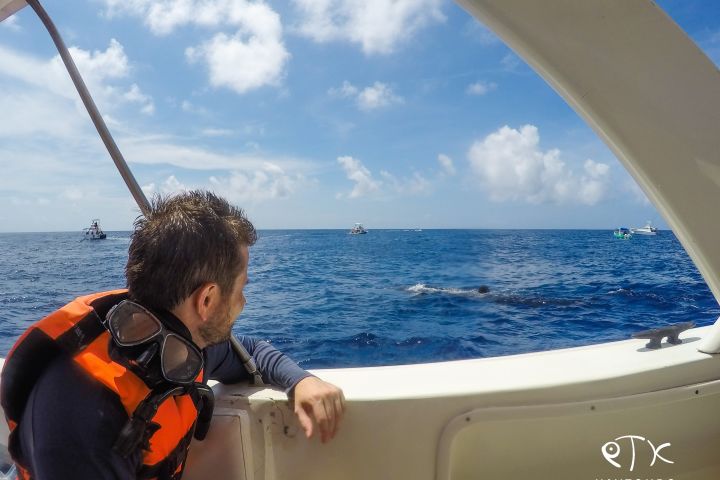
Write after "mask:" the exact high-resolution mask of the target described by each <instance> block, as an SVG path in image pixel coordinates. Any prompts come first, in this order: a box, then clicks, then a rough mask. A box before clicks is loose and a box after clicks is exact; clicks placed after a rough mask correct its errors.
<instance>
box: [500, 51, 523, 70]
mask: <svg viewBox="0 0 720 480" xmlns="http://www.w3.org/2000/svg"><path fill="white" fill-rule="evenodd" d="M500 64H501V65H502V67H503V68H504V69H505V70H508V71H510V72H512V71H515V70H517V68H518V67H520V65H521V62H520V58H519V57H518V56H517V55H515V54H514V53H508V54H507V55H505V56H504V57H503V58H502V60H500Z"/></svg>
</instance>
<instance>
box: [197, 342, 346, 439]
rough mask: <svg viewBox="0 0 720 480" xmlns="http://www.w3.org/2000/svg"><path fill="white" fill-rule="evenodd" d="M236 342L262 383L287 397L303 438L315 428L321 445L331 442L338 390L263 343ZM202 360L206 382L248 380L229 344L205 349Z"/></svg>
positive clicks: (340, 406)
mask: <svg viewBox="0 0 720 480" xmlns="http://www.w3.org/2000/svg"><path fill="white" fill-rule="evenodd" d="M238 340H240V342H241V343H242V344H243V346H244V347H245V349H246V350H247V351H248V353H250V355H252V356H253V358H254V359H255V363H256V364H257V368H258V370H259V371H260V373H261V374H262V379H263V382H265V383H268V384H270V385H275V386H278V387H280V388H282V389H284V390H285V392H286V393H288V396H289V397H290V399H291V400H292V401H293V404H294V408H295V414H296V415H297V417H298V421H299V422H300V425H301V426H302V428H303V430H304V431H305V435H306V436H307V437H308V438H310V437H312V436H313V434H314V433H315V428H314V424H316V425H317V427H318V429H319V431H320V440H321V441H322V442H323V443H324V442H326V441H328V440H330V439H332V438H333V437H334V436H335V434H336V433H337V430H338V425H339V424H340V420H341V419H342V416H343V414H344V412H345V397H344V395H343V393H342V390H340V389H339V388H338V387H336V386H335V385H332V384H330V383H328V382H325V381H323V380H320V379H319V378H317V377H315V376H313V375H312V374H311V373H309V372H307V371H305V370H303V369H302V368H300V366H299V365H298V364H297V363H295V362H293V361H292V360H291V359H290V358H289V357H288V356H286V355H285V354H283V353H282V352H280V351H279V350H277V349H276V348H275V347H273V346H272V345H270V344H269V343H267V342H263V341H262V340H257V339H253V338H251V337H246V336H241V337H238ZM205 356H206V362H205V365H206V370H207V371H206V373H205V377H206V378H209V379H212V380H218V381H219V382H221V383H236V382H240V381H244V380H250V374H249V373H248V372H247V370H245V367H244V365H243V363H242V360H241V359H240V357H238V356H237V355H236V354H235V352H234V351H233V350H232V347H231V345H230V342H229V341H228V342H223V343H220V344H218V345H212V346H210V347H207V348H206V349H205Z"/></svg>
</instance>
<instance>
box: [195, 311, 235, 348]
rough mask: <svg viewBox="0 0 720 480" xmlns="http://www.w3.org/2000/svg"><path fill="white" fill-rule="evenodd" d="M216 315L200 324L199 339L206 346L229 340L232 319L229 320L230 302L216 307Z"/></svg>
mask: <svg viewBox="0 0 720 480" xmlns="http://www.w3.org/2000/svg"><path fill="white" fill-rule="evenodd" d="M218 310H219V311H218V313H217V314H216V315H213V317H212V318H211V319H210V320H209V321H208V322H205V323H204V324H202V325H201V326H200V328H199V330H198V332H199V333H200V337H201V338H202V339H203V341H204V342H205V345H206V346H208V347H209V346H210V345H217V344H218V343H223V342H226V341H227V340H230V335H231V334H232V326H233V324H234V323H235V322H234V320H235V319H234V318H230V302H229V301H228V302H225V303H223V304H222V305H221V306H220V307H218Z"/></svg>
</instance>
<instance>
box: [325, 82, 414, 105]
mask: <svg viewBox="0 0 720 480" xmlns="http://www.w3.org/2000/svg"><path fill="white" fill-rule="evenodd" d="M328 94H329V95H330V96H334V97H342V98H352V99H354V100H355V103H356V105H357V107H358V108H359V109H360V110H362V111H364V112H369V111H371V110H377V109H380V108H385V107H389V106H390V105H396V104H401V103H403V102H404V100H403V98H402V97H400V96H398V95H396V94H395V92H393V89H392V88H391V87H389V86H388V85H387V84H385V83H382V82H375V83H374V84H372V85H371V86H369V87H365V88H363V89H362V90H360V89H359V88H358V87H356V86H355V85H353V84H351V83H350V82H348V81H347V80H346V81H344V82H343V84H342V86H340V87H339V88H331V89H330V90H328Z"/></svg>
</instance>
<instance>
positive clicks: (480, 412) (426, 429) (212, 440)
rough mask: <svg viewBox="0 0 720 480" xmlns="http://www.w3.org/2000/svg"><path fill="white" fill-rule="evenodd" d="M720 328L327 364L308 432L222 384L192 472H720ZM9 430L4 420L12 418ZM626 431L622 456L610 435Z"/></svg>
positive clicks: (282, 403)
mask: <svg viewBox="0 0 720 480" xmlns="http://www.w3.org/2000/svg"><path fill="white" fill-rule="evenodd" d="M714 328H715V327H702V328H697V329H693V330H689V331H687V332H685V333H684V334H683V335H681V338H683V339H684V343H683V344H681V345H677V346H670V345H668V344H663V348H661V349H660V350H647V349H646V348H644V345H645V341H644V340H627V341H621V342H613V343H607V344H601V345H592V346H588V347H580V348H573V349H565V350H555V351H549V352H540V353H533V354H524V355H515V356H508V357H497V358H488V359H479V360H467V361H456V362H445V363H433V364H421V365H407V366H395V367H372V368H353V369H334V370H316V371H314V373H315V374H317V375H318V376H320V377H322V378H324V379H327V380H329V381H331V382H333V383H335V384H337V385H339V386H340V387H342V388H343V390H344V391H345V394H346V399H347V413H346V417H345V419H344V420H343V423H342V427H341V429H340V432H339V433H338V435H337V437H336V438H335V439H334V440H333V441H332V442H330V443H329V444H325V445H322V444H320V442H319V441H318V440H317V438H315V439H312V440H307V439H305V437H304V436H303V434H302V431H301V430H300V427H299V425H298V423H297V421H296V420H295V416H294V414H293V413H292V409H291V407H290V406H289V404H288V400H287V397H286V396H285V395H284V394H283V393H282V392H279V391H275V390H270V389H258V388H253V387H249V386H245V385H234V386H224V385H216V386H215V387H214V388H215V390H216V395H217V405H216V410H215V415H214V418H213V426H212V428H211V430H210V434H209V436H208V438H207V439H206V440H205V441H204V442H195V444H194V445H193V447H192V449H191V457H190V460H189V465H188V469H187V472H186V476H185V477H184V478H186V479H190V480H193V479H195V480H200V479H207V478H212V479H213V480H284V479H297V480H337V479H348V480H355V479H357V480H361V479H363V480H365V479H368V478H375V479H413V480H423V479H427V480H431V479H436V480H445V479H453V480H456V479H476V478H491V479H503V480H513V479H518V480H520V479H522V480H525V479H528V478H538V479H567V480H578V479H586V478H587V479H590V480H592V479H599V478H643V479H645V478H648V479H649V478H652V479H659V478H662V479H667V478H675V479H683V480H706V479H707V480H710V479H717V478H720V456H719V455H717V449H718V446H719V445H720V416H718V415H717V412H719V411H720V357H718V355H709V354H705V353H700V352H699V351H698V350H697V347H698V344H699V343H700V341H699V340H700V338H701V337H703V336H706V335H708V334H709V333H710V331H711V330H712V329H714ZM2 433H3V435H2V440H3V442H6V435H7V430H6V429H5V427H4V426H3V432H2ZM627 435H633V436H638V437H642V438H644V439H646V440H649V441H650V442H652V444H654V446H655V447H658V446H660V445H662V444H665V443H669V445H668V446H666V447H664V448H663V449H662V450H661V451H660V454H661V456H662V457H663V458H665V459H666V460H668V461H671V462H673V463H666V462H665V461H663V460H660V459H656V461H655V464H654V465H650V463H651V461H652V460H653V455H652V453H651V452H652V450H651V447H650V446H649V444H648V443H647V442H642V441H640V440H637V439H636V440H635V450H636V451H635V460H634V465H632V467H633V469H632V471H631V470H630V462H631V444H630V443H629V442H630V440H629V439H621V440H617V441H616V443H617V444H618V445H620V448H621V451H620V455H619V456H617V457H616V458H615V461H616V462H617V463H618V464H619V465H620V466H621V467H620V468H618V467H616V466H614V465H612V464H611V463H610V462H609V461H608V460H607V459H606V457H605V456H604V455H603V450H602V449H603V446H605V445H606V444H608V442H612V441H615V440H616V439H618V438H619V437H624V436H627Z"/></svg>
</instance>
